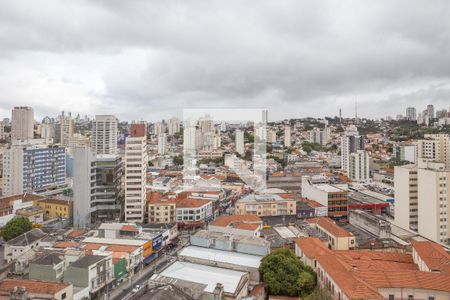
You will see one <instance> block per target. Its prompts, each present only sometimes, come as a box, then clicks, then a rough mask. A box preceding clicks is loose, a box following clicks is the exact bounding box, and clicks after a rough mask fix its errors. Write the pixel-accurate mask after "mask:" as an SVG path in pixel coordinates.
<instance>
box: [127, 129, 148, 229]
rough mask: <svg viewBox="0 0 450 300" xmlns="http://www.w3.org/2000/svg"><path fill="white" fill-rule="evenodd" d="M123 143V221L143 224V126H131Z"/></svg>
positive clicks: (144, 164) (144, 134)
mask: <svg viewBox="0 0 450 300" xmlns="http://www.w3.org/2000/svg"><path fill="white" fill-rule="evenodd" d="M130 131H131V134H130V136H129V137H127V139H126V142H125V162H124V164H125V221H126V222H138V223H143V222H144V221H145V216H146V197H147V196H146V188H145V185H146V182H147V179H146V174H147V164H148V157H147V136H146V131H147V130H146V125H145V124H131V127H130Z"/></svg>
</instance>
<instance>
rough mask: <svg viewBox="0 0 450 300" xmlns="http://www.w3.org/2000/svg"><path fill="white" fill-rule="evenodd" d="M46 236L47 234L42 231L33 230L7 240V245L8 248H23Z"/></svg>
mask: <svg viewBox="0 0 450 300" xmlns="http://www.w3.org/2000/svg"><path fill="white" fill-rule="evenodd" d="M46 235H47V234H45V233H44V232H43V231H42V230H40V229H38V228H34V229H31V230H30V231H28V232H25V233H24V234H21V235H19V236H18V237H15V238H13V239H11V240H9V241H8V242H7V244H8V245H10V246H22V247H24V246H27V245H30V244H32V243H34V242H36V241H38V240H40V239H42V238H43V237H45V236H46Z"/></svg>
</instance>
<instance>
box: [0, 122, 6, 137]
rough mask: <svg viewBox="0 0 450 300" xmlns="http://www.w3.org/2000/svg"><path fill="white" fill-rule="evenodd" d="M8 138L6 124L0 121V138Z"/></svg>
mask: <svg viewBox="0 0 450 300" xmlns="http://www.w3.org/2000/svg"><path fill="white" fill-rule="evenodd" d="M5 138H6V135H5V125H4V124H3V123H2V122H0V140H4V139H5Z"/></svg>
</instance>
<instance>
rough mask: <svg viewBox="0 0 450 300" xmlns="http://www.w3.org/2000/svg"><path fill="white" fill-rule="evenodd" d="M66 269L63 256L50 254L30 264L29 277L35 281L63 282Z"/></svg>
mask: <svg viewBox="0 0 450 300" xmlns="http://www.w3.org/2000/svg"><path fill="white" fill-rule="evenodd" d="M65 267H66V265H65V260H64V255H63V254H58V253H50V254H48V255H45V256H43V257H40V258H38V259H36V260H34V261H32V262H31V263H30V268H29V272H30V273H29V276H28V277H29V279H33V280H45V281H53V282H61V279H62V276H63V274H64V270H65V269H66V268H65Z"/></svg>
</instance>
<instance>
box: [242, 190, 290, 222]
mask: <svg viewBox="0 0 450 300" xmlns="http://www.w3.org/2000/svg"><path fill="white" fill-rule="evenodd" d="M235 213H236V214H237V215H256V216H259V217H267V216H283V215H295V214H296V200H295V199H291V198H283V197H281V196H280V195H278V194H250V195H247V196H245V197H243V198H241V199H239V200H237V202H236V206H235Z"/></svg>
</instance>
